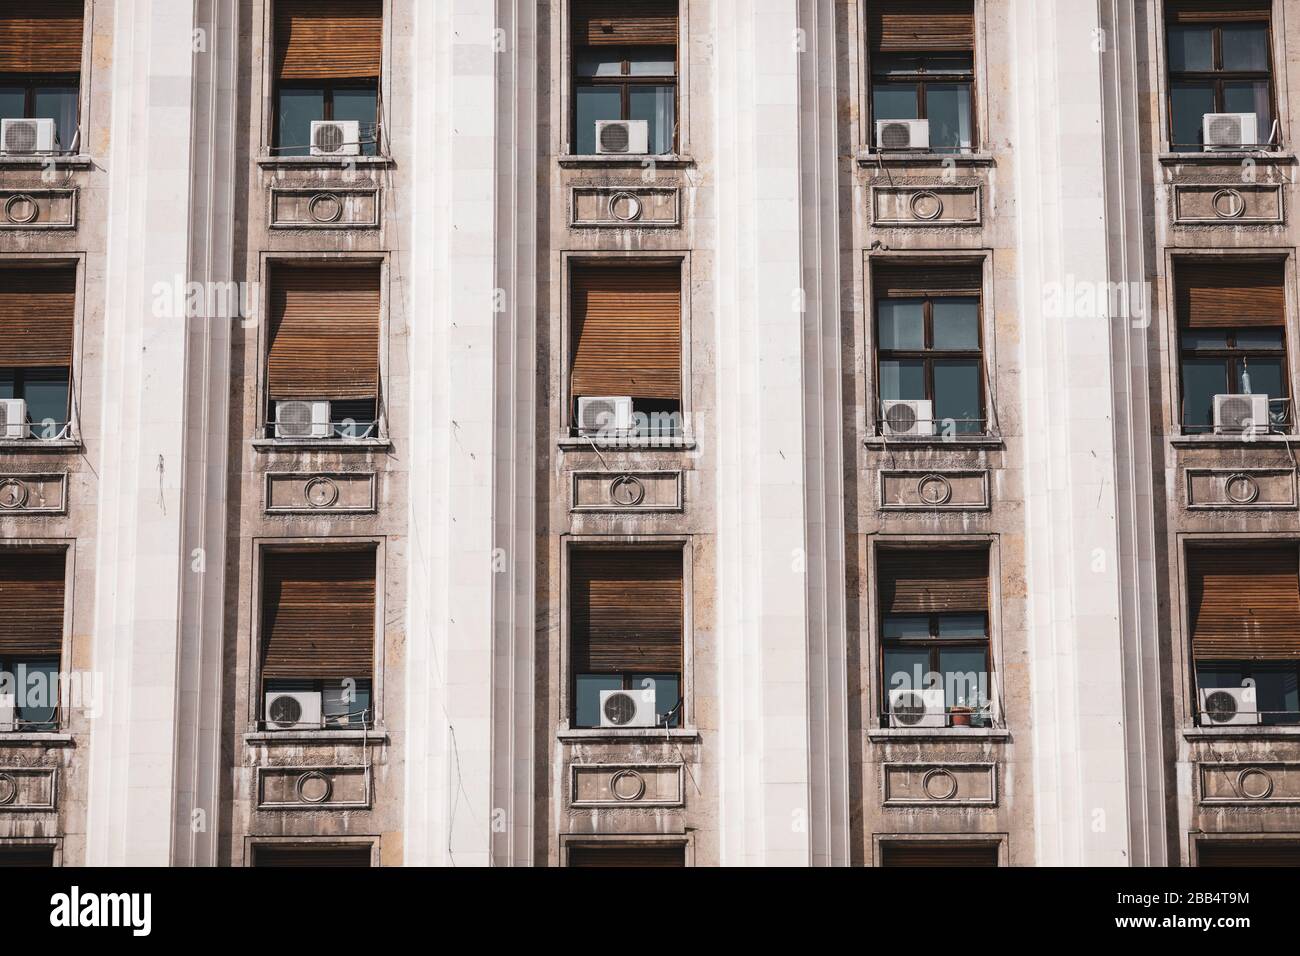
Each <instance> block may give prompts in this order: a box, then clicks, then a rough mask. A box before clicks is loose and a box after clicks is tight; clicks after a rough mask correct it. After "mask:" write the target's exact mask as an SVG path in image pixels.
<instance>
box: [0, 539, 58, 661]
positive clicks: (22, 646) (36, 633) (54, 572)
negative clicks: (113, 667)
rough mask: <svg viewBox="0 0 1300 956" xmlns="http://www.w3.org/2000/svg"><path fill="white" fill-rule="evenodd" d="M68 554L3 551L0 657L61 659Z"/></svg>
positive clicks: (0, 594) (0, 569)
mask: <svg viewBox="0 0 1300 956" xmlns="http://www.w3.org/2000/svg"><path fill="white" fill-rule="evenodd" d="M66 564H67V555H66V554H65V553H64V552H62V551H58V552H49V551H17V550H12V551H2V552H0V658H15V657H23V658H31V657H58V656H59V654H60V652H61V651H62V649H63V580H64V568H65V567H66Z"/></svg>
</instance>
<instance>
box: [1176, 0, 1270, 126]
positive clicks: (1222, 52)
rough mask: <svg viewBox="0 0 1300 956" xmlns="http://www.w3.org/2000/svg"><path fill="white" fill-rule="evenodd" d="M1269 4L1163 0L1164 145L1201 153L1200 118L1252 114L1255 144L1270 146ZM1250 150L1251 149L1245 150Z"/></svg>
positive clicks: (1253, 0) (1237, 0) (1260, 0)
mask: <svg viewBox="0 0 1300 956" xmlns="http://www.w3.org/2000/svg"><path fill="white" fill-rule="evenodd" d="M1271 5H1272V4H1271V3H1270V0H1221V2H1212V3H1206V2H1204V0H1169V2H1167V3H1166V5H1165V9H1166V14H1167V30H1166V44H1167V46H1168V48H1169V49H1168V55H1169V122H1170V142H1171V145H1172V147H1173V148H1174V149H1175V150H1182V151H1193V152H1199V151H1200V150H1201V149H1202V148H1203V145H1204V143H1203V135H1204V124H1203V118H1204V116H1205V114H1206V113H1254V114H1255V117H1256V123H1257V132H1258V137H1259V141H1260V143H1261V144H1262V143H1268V142H1271V141H1272V129H1273V117H1274V115H1275V114H1274V110H1273V75H1272V67H1271V59H1272V58H1271V56H1270V53H1269V46H1270V42H1271V41H1270V38H1269V10H1270V7H1271ZM1245 145H1256V144H1245Z"/></svg>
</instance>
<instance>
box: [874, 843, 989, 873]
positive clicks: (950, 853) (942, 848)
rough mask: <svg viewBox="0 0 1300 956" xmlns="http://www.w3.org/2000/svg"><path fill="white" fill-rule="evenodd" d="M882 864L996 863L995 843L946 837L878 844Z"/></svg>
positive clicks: (942, 864)
mask: <svg viewBox="0 0 1300 956" xmlns="http://www.w3.org/2000/svg"><path fill="white" fill-rule="evenodd" d="M880 865H881V866H984V867H987V866H997V865H998V847H997V844H996V843H965V842H957V841H955V840H952V841H949V840H945V841H942V842H936V843H919V842H918V843H913V842H911V841H910V840H909V841H907V842H899V843H882V844H881V845H880Z"/></svg>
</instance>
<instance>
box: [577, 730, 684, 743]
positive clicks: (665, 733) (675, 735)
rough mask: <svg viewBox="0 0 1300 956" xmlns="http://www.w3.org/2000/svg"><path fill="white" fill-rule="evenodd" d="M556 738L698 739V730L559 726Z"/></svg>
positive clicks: (611, 739) (578, 740)
mask: <svg viewBox="0 0 1300 956" xmlns="http://www.w3.org/2000/svg"><path fill="white" fill-rule="evenodd" d="M555 739H556V740H569V741H575V742H582V741H590V742H594V741H601V740H609V741H627V740H687V741H694V740H699V739H700V732H699V731H698V730H692V729H691V728H689V727H629V728H627V729H624V730H618V729H614V728H610V727H586V728H581V729H570V728H568V727H561V728H560V729H559V730H557V731H556V732H555Z"/></svg>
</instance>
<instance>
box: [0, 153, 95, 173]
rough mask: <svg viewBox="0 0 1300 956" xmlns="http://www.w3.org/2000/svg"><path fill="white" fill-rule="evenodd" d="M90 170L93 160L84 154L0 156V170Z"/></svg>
mask: <svg viewBox="0 0 1300 956" xmlns="http://www.w3.org/2000/svg"><path fill="white" fill-rule="evenodd" d="M51 164H52V165H53V166H54V168H55V169H91V168H93V167H94V165H95V161H94V159H92V158H91V157H89V156H86V155H84V154H78V155H76V156H51V155H45V156H0V169H45V168H47V167H48V166H50V165H51Z"/></svg>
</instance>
